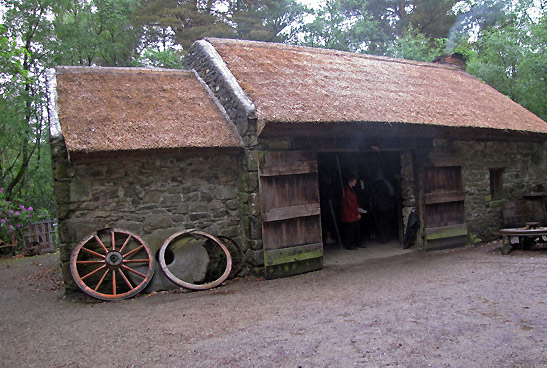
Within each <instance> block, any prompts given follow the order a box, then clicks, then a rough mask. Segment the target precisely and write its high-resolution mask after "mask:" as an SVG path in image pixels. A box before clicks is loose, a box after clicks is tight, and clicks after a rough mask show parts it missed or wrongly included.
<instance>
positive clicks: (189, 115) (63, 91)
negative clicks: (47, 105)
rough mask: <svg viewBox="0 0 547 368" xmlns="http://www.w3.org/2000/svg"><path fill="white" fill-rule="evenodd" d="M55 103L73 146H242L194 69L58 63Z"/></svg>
mask: <svg viewBox="0 0 547 368" xmlns="http://www.w3.org/2000/svg"><path fill="white" fill-rule="evenodd" d="M56 72H57V75H56V78H57V96H58V97H57V109H58V119H59V124H60V127H61V130H62V133H63V136H64V139H65V143H66V146H67V149H68V151H69V152H109V151H138V150H150V149H171V148H209V147H228V148H230V147H242V145H243V144H242V141H241V137H240V136H239V135H238V134H237V131H236V129H235V126H234V125H233V123H231V122H230V121H229V119H228V118H227V116H226V114H225V113H224V112H223V110H221V109H220V108H219V106H217V104H216V103H215V102H214V100H213V98H212V97H211V95H210V93H209V92H208V90H207V89H206V87H205V86H204V85H203V84H202V83H201V82H200V80H198V78H197V77H196V76H195V75H194V73H193V72H190V71H182V70H157V69H143V68H95V67H93V68H87V67H58V68H56Z"/></svg>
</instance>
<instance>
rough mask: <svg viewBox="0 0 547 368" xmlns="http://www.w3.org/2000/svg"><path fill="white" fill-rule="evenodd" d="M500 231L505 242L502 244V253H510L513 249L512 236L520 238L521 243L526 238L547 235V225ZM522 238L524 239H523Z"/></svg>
mask: <svg viewBox="0 0 547 368" xmlns="http://www.w3.org/2000/svg"><path fill="white" fill-rule="evenodd" d="M499 233H500V234H501V235H502V236H503V243H502V245H501V254H509V253H511V251H512V250H513V245H512V244H511V238H512V237H518V238H519V244H521V242H522V243H524V242H525V240H524V238H527V237H528V238H537V237H540V236H543V237H547V227H533V228H529V227H520V228H513V229H501V230H500V231H499ZM521 238H522V239H521Z"/></svg>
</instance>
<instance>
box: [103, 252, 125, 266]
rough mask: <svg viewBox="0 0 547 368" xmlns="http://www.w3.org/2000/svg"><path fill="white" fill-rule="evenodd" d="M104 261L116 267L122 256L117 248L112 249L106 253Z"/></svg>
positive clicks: (121, 260) (119, 263) (120, 262)
mask: <svg viewBox="0 0 547 368" xmlns="http://www.w3.org/2000/svg"><path fill="white" fill-rule="evenodd" d="M105 261H106V264H107V265H109V266H110V267H118V266H119V265H121V264H122V262H123V256H122V254H121V253H120V252H118V251H117V250H112V251H110V252H108V254H107V255H106V258H105Z"/></svg>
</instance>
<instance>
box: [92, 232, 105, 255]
mask: <svg viewBox="0 0 547 368" xmlns="http://www.w3.org/2000/svg"><path fill="white" fill-rule="evenodd" d="M94 237H95V240H96V241H97V243H99V244H100V245H101V247H102V248H103V249H104V252H105V253H108V249H106V247H105V245H104V244H103V242H102V240H101V239H99V237H98V236H97V235H95V236H94Z"/></svg>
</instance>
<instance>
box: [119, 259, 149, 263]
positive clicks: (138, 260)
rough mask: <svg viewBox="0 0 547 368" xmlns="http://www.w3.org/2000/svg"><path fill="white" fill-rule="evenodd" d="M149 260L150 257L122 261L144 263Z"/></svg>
mask: <svg viewBox="0 0 547 368" xmlns="http://www.w3.org/2000/svg"><path fill="white" fill-rule="evenodd" d="M145 262H150V259H148V258H147V259H127V260H124V261H123V263H145Z"/></svg>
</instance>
